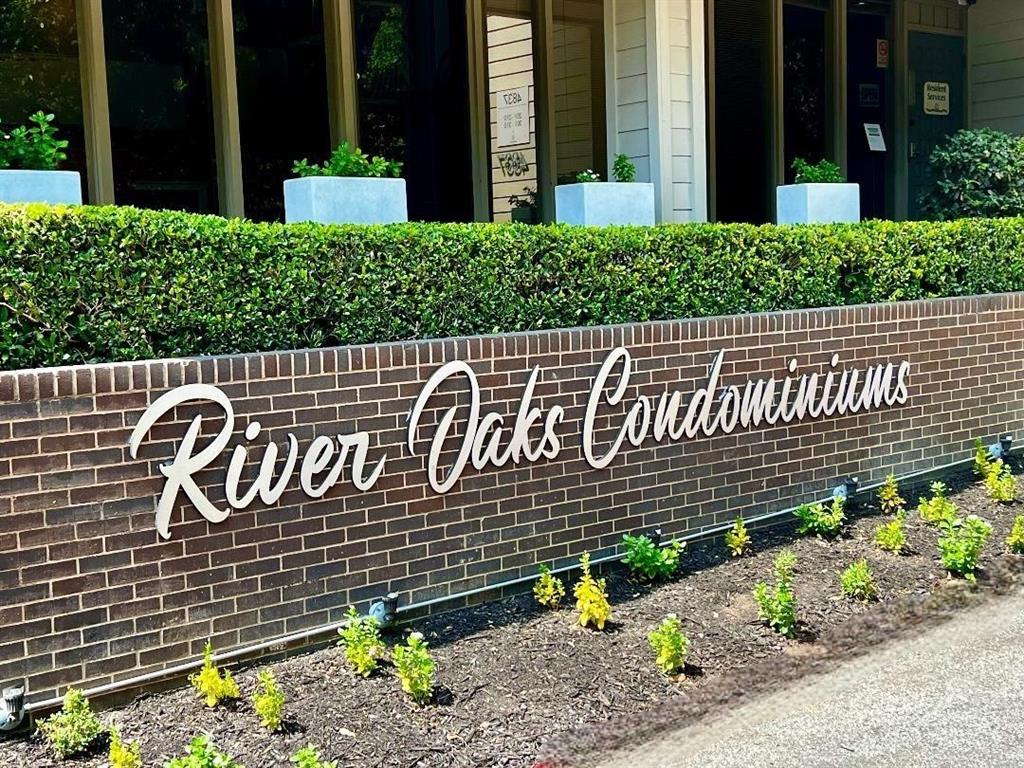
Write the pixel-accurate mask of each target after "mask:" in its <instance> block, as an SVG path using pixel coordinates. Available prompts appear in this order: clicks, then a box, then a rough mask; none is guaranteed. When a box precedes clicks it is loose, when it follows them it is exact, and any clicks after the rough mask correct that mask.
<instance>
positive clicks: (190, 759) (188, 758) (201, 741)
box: [164, 734, 244, 768]
mask: <svg viewBox="0 0 1024 768" xmlns="http://www.w3.org/2000/svg"><path fill="white" fill-rule="evenodd" d="M164 768H244V766H242V764H241V763H238V762H236V761H235V759H234V758H233V757H231V755H228V754H226V753H224V752H221V751H220V750H219V749H217V747H215V746H214V744H213V742H212V741H211V740H210V737H209V736H207V735H206V734H203V735H202V736H196V737H195V738H194V739H192V743H191V744H189V746H188V752H187V753H185V755H184V756H181V757H176V758H174V759H173V760H171V761H170V762H167V763H164Z"/></svg>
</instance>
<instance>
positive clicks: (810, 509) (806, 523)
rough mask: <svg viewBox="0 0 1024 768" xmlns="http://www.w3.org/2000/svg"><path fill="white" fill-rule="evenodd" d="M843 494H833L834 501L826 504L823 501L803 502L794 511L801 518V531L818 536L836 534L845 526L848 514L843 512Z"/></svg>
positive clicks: (799, 530)
mask: <svg viewBox="0 0 1024 768" xmlns="http://www.w3.org/2000/svg"><path fill="white" fill-rule="evenodd" d="M844 503H845V502H844V500H843V497H842V496H833V497H832V503H831V504H829V505H828V506H826V505H825V504H822V503H821V502H815V503H814V504H801V505H800V506H799V507H797V509H796V511H795V512H794V513H793V514H794V515H796V517H797V519H798V520H800V527H799V528H798V529H797V530H798V532H799V533H801V534H805V533H811V534H815V535H817V536H828V537H831V536H835V535H837V534H838V533H839V531H840V530H841V529H842V527H843V521H844V520H846V514H845V513H844V512H843V504H844Z"/></svg>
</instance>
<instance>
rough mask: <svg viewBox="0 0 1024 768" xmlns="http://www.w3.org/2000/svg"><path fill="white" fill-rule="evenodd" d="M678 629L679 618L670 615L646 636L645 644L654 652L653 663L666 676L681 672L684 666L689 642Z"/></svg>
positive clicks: (672, 614)
mask: <svg viewBox="0 0 1024 768" xmlns="http://www.w3.org/2000/svg"><path fill="white" fill-rule="evenodd" d="M679 627H680V624H679V618H678V617H677V616H676V615H675V614H674V613H670V614H669V615H668V616H666V617H665V619H664V620H663V621H662V622H661V624H660V625H659V626H658V628H657V629H655V630H653V631H652V632H650V633H649V634H648V635H647V642H649V643H650V644H651V650H652V651H654V663H655V664H657V665H658V669H660V670H661V671H662V672H664V673H665V674H666V675H674V674H677V673H679V672H682V671H683V668H684V667H685V666H686V653H687V651H688V650H689V648H690V641H689V640H688V639H687V637H686V635H685V634H683V631H682V630H681V629H680V628H679Z"/></svg>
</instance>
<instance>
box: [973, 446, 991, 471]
mask: <svg viewBox="0 0 1024 768" xmlns="http://www.w3.org/2000/svg"><path fill="white" fill-rule="evenodd" d="M988 459H989V456H988V448H986V447H985V444H984V443H982V442H981V438H980V437H978V438H975V440H974V474H975V475H977V476H978V477H981V478H984V477H987V476H988Z"/></svg>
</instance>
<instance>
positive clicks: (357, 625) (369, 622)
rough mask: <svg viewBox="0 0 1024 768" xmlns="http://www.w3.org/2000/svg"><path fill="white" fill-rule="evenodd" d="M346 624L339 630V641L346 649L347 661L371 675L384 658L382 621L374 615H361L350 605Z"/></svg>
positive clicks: (358, 669) (358, 670) (360, 671)
mask: <svg viewBox="0 0 1024 768" xmlns="http://www.w3.org/2000/svg"><path fill="white" fill-rule="evenodd" d="M345 616H346V618H345V624H344V626H342V627H341V629H339V630H338V634H339V635H341V638H340V639H339V640H338V643H339V644H340V645H341V646H342V647H343V648H344V649H345V661H347V662H348V663H349V665H350V666H351V667H352V669H354V670H355V671H356V673H357V674H360V675H362V676H363V677H369V676H370V675H372V674H373V673H374V672H375V671H376V670H377V666H378V665H379V664H380V660H381V659H382V658H384V653H385V651H386V648H385V646H384V643H383V642H382V641H381V639H380V623H379V622H378V621H377V619H375V618H374V617H373V616H363V617H361V616H360V615H359V612H358V611H356V607H355V606H354V605H350V606H349V608H348V613H347V614H346V615H345Z"/></svg>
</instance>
